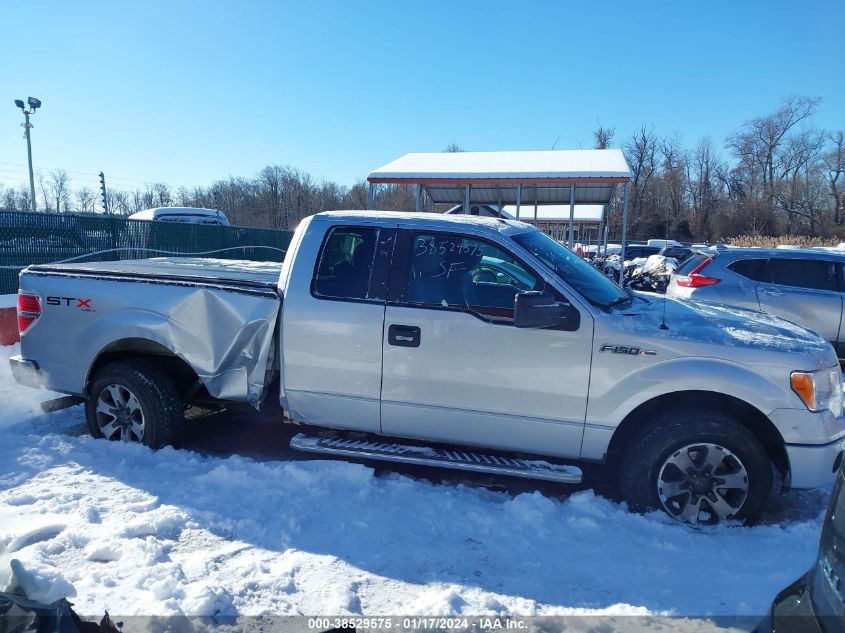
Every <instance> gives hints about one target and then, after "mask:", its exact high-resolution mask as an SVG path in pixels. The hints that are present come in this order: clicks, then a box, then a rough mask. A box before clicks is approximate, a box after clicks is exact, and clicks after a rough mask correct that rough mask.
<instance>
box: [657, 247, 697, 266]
mask: <svg viewBox="0 0 845 633" xmlns="http://www.w3.org/2000/svg"><path fill="white" fill-rule="evenodd" d="M659 255H662V256H663V257H669V258H671V259H674V260H676V261H677V262H678V263H679V264H680V263H681V262H683V261H685V260H686V259H688V258H689V257H690V255H692V248H690V247H689V246H684V245H683V244H681V245H678V246H664V247H663V248H661V249H660V253H659Z"/></svg>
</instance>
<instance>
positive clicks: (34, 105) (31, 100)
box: [15, 97, 41, 213]
mask: <svg viewBox="0 0 845 633" xmlns="http://www.w3.org/2000/svg"><path fill="white" fill-rule="evenodd" d="M26 102H27V103H28V104H29V107H30V108H31V109H30V110H27V109H26V106H25V105H24V102H23V101H21V100H20V99H15V105H16V106H18V107H19V108H20V109H21V111H22V112H23V117H24V122H23V123H21V125H23V127H24V136H25V137H26V154H27V157H28V158H29V202H30V206H31V207H32V212H33V213H35V178H34V177H33V175H32V141H30V140H29V130H30V129H31V128H32V124H31V123H30V122H29V115H30V114H35V111H36V110H37V109H38V108H40V107H41V100H40V99H36V98H35V97H27V99H26Z"/></svg>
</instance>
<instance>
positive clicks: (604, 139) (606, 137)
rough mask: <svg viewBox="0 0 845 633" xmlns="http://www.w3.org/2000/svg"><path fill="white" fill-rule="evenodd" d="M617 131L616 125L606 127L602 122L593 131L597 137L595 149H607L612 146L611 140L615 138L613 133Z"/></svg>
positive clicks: (594, 136)
mask: <svg viewBox="0 0 845 633" xmlns="http://www.w3.org/2000/svg"><path fill="white" fill-rule="evenodd" d="M615 133H616V128H615V127H604V126H603V125H602V124H601V123H599V124H598V127H597V128H596V129H595V131H594V132H593V138H594V139H595V149H607V148H608V147H610V142H611V141H612V140H613V135H614V134H615Z"/></svg>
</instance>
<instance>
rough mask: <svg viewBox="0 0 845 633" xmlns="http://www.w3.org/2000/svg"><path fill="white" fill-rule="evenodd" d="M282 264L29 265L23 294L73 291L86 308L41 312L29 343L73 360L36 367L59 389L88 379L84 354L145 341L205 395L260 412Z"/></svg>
mask: <svg viewBox="0 0 845 633" xmlns="http://www.w3.org/2000/svg"><path fill="white" fill-rule="evenodd" d="M281 266H282V265H281V263H276V262H254V261H241V260H228V259H203V258H179V257H173V258H171V257H159V258H151V259H137V260H124V261H112V262H86V263H73V264H45V265H38V266H30V267H29V268H27V269H26V270H25V271H24V272H23V273H22V276H21V288H22V290H24V291H27V290H32V291H36V292H38V293H39V294H40V295H42V297H47V296H50V295H53V294H57V295H60V296H62V295H63V293H68V292H70V291H72V293H71V294H73V296H75V297H78V296H85V297H86V298H87V297H91V305H92V309H91V311H90V312H88V313H87V317H88V318H86V319H84V320H82V319H77V318H75V317H76V316H77V315H76V313H75V311H73V310H66V311H64V313H62V314H61V315H60V314H57V313H55V312H53V313H51V311H50V310H45V311H44V314H43V315H42V317H41V320H40V322H39V325H38V328H39V335H38V336H36V337H29V339H30V340H28V341H26V343H27V345H29V346H32V345H37V346H38V347H44V348H47V349H49V348H50V347H51V346H54V345H61V346H62V348H64V349H65V350H66V353H63V354H62V355H61V356H62V358H64V359H73V363H74V364H73V365H72V366H71V365H68V364H66V363H63V364H61V365H59V364H56V366H50V364H49V361H48V363H45V365H44V367H42V369H43V370H44V371H46V372H49V373H51V374H53V380H54V382H55V383H56V384H60V385H61V384H64V383H65V382H66V380H67V379H69V377H70V376H80V375H81V376H85V375H86V373H87V370H88V367H89V366H90V363H91V362H92V360H93V358H90V356H91V354H92V353H95V354H96V353H99V352H100V350H102V349H103V348H105V347H106V346H107V345H110V344H112V343H113V342H114V341H115V340H118V339H129V338H140V339H147V340H152V341H155V342H158V343H160V344H161V345H162V346H164V347H166V348H167V349H169V350H170V351H172V352H173V353H174V354H176V355H177V356H179V357H180V358H182V359H183V360H184V361H185V362H187V363H188V364H189V365H190V366H191V367H193V368H194V369H195V370H196V372H197V375H198V376H199V377H200V379H201V380H202V382H203V384H204V386H205V387H206V389H207V390H208V392H209V394H210V395H211V396H213V397H215V398H220V399H222V400H236V401H247V402H249V403H251V404H253V405H255V406H257V405H258V404H259V402H260V400H261V398H262V396H263V393H264V386H265V380H266V376H267V370H268V369H269V368H271V367H270V365H271V364H272V359H273V354H272V349H273V346H272V341H273V333H274V330H275V326H276V321H277V316H278V311H279V305H280V302H281V300H280V298H279V294H278V292H277V286H278V281H279V275H280V271H281ZM69 278H70V279H72V280H73V281H72V282H71V281H70V279H69ZM130 284H131V285H130ZM124 288H125V289H124ZM92 312H93V314H92ZM91 316H93V317H94V318H93V319H92V318H90V317H91ZM60 319H61V320H60ZM51 321H52V323H51ZM68 335H70V336H68ZM68 348H70V349H68ZM27 353H29V354H32V355H34V356H36V357H39V358H45V359H49V358H53V357H55V354H48V353H39V350H35V349H31V350H28V351H27ZM77 363H78V366H77V365H76V364H77ZM78 388H79V390H81V388H82V386H81V385H79V386H78ZM68 390H69V391H74V390H71V389H68Z"/></svg>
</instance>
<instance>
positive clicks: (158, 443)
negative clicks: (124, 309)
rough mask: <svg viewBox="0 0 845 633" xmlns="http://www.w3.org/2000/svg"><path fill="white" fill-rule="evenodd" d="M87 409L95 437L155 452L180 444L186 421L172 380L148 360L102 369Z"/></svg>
mask: <svg viewBox="0 0 845 633" xmlns="http://www.w3.org/2000/svg"><path fill="white" fill-rule="evenodd" d="M90 395H91V397H90V398H89V399H88V401H87V403H86V405H85V414H86V418H87V421H88V429H89V430H90V431H91V435H93V436H94V437H97V438H105V439H108V440H120V441H123V442H138V443H141V444H144V445H146V446H149V447H151V448H160V447H162V446H165V445H167V444H177V443H178V442H179V440H180V439H181V437H182V433H183V430H184V424H185V417H184V412H183V408H182V401H181V398H180V396H179V392H178V391H177V389H176V386H175V385H174V384H173V381H172V380H171V379H170V377H169V376H168V375H167V374H166V373H165V372H164V371H162V370H161V369H160V368H159V367H157V366H156V365H154V364H153V363H150V362H149V361H145V360H140V359H139V360H126V361H118V362H114V363H109V364H107V365H104V366H103V367H101V368H100V369H99V370H98V371H97V373H96V375H95V376H94V379H93V381H92V382H91V389H90Z"/></svg>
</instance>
